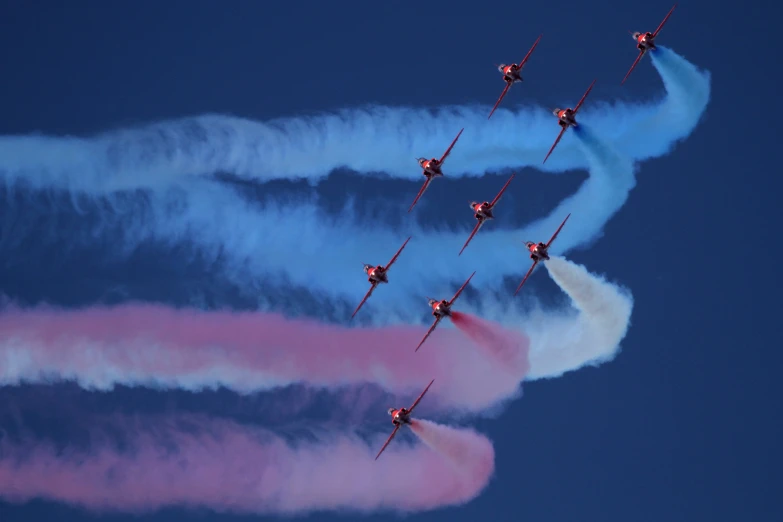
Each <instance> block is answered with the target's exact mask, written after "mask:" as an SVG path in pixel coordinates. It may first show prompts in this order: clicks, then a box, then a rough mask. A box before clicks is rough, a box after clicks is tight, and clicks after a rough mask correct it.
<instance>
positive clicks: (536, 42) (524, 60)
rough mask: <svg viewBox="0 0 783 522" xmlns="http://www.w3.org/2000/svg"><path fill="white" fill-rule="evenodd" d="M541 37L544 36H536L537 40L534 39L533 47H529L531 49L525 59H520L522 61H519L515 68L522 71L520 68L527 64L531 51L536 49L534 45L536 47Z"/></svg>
mask: <svg viewBox="0 0 783 522" xmlns="http://www.w3.org/2000/svg"><path fill="white" fill-rule="evenodd" d="M542 36H544V35H543V34H540V35H538V38H537V39H536V41H535V43H534V44H533V47H531V48H530V50H529V51H528V52H527V54H526V55H525V57H524V58H522V61H521V62H519V65H517V67H519V68H520V69H522V67H524V66H525V63H526V62H527V59H528V58H530V55H531V54H533V50H534V49H535V48H536V45H538V42H539V41H540V40H541V37H542Z"/></svg>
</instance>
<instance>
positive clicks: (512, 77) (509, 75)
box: [487, 34, 544, 119]
mask: <svg viewBox="0 0 783 522" xmlns="http://www.w3.org/2000/svg"><path fill="white" fill-rule="evenodd" d="M542 36H544V35H543V34H542V35H539V36H538V38H537V39H536V41H535V43H534V44H533V47H531V48H530V50H529V51H528V52H527V54H526V55H525V57H524V58H522V61H521V62H519V64H515V63H512V64H511V65H506V64H504V63H501V64H500V65H498V71H500V74H502V75H503V81H504V82H506V87H505V88H504V89H503V92H501V93H500V98H498V101H496V102H495V106H494V107H492V111H490V113H489V116H487V119H490V118H491V117H492V114H493V113H494V112H495V109H497V108H498V105H500V102H501V101H503V98H504V97H505V96H506V93H507V92H508V90H509V89H510V88H511V86H512V85H514V84H515V83H517V82H523V81H525V80H524V79H523V78H522V74H521V73H522V68H523V67H524V66H525V63H527V60H528V58H530V55H531V54H533V50H534V49H535V48H536V46H537V45H538V42H539V40H541V37H542Z"/></svg>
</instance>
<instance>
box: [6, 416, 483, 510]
mask: <svg viewBox="0 0 783 522" xmlns="http://www.w3.org/2000/svg"><path fill="white" fill-rule="evenodd" d="M163 422H164V423H165V422H166V421H163ZM154 423H155V424H156V426H154V428H155V430H154V432H155V436H153V435H152V434H151V433H152V432H151V431H142V432H141V433H134V432H135V431H136V430H135V428H134V427H133V425H132V424H133V423H132V422H126V424H127V425H126V426H124V432H125V433H128V431H130V432H131V433H133V434H132V435H131V436H130V437H131V440H130V448H131V449H130V450H129V451H128V452H118V451H117V450H116V449H115V448H114V445H113V444H110V443H101V444H99V445H98V447H97V448H96V447H93V448H92V449H91V450H90V451H89V452H79V451H78V450H73V449H69V450H66V451H60V452H58V451H56V450H55V449H54V448H52V447H50V446H48V445H31V444H27V445H14V444H12V443H10V442H0V455H2V457H0V498H2V499H4V500H6V501H12V502H26V501H29V500H32V499H34V498H42V499H47V500H53V501H60V502H64V503H67V504H75V505H80V506H83V507H85V508H88V509H90V510H95V511H126V512H127V511H130V512H149V511H154V510H157V509H160V508H164V507H167V506H185V507H206V508H210V509H213V510H215V511H218V512H225V511H231V512H240V513H255V514H265V513H277V514H301V513H306V512H309V511H315V510H342V511H359V512H371V511H380V510H385V511H399V512H411V511H423V510H430V509H434V508H438V507H442V506H447V505H459V504H463V503H465V502H468V501H470V500H471V499H473V498H474V497H476V496H477V495H478V494H479V493H480V492H481V490H483V489H484V487H485V486H486V485H487V483H488V482H489V479H490V477H491V475H492V473H493V471H494V459H495V453H494V449H493V447H492V443H491V442H490V441H489V440H488V439H487V438H486V437H484V436H482V435H479V434H477V433H475V432H473V431H469V430H460V429H454V428H449V427H446V426H439V425H437V424H433V423H430V422H425V421H419V422H418V423H417V424H414V426H415V428H414V431H415V432H416V433H417V434H418V435H419V436H420V437H421V438H422V439H424V440H426V441H427V443H428V444H429V445H431V446H432V448H435V449H436V450H438V451H433V450H432V449H431V448H430V447H427V446H426V445H421V444H419V445H417V446H413V447H411V446H410V445H409V444H406V443H405V441H404V440H402V437H399V435H398V438H399V439H400V440H395V441H394V443H392V445H390V446H389V448H388V449H387V450H386V452H384V454H383V455H382V456H381V458H380V459H379V460H378V461H375V460H374V457H375V453H376V452H377V451H378V447H376V446H380V444H382V441H383V439H384V438H385V437H386V434H384V435H383V437H379V439H378V440H377V441H375V442H376V445H375V446H373V447H370V446H368V445H367V444H366V443H365V442H364V441H361V440H359V439H357V438H355V437H350V436H341V437H336V438H334V439H332V440H329V441H323V442H321V443H317V444H314V445H309V444H297V445H296V447H291V446H289V445H288V444H286V443H285V442H283V441H282V440H280V439H279V438H276V437H274V436H272V435H270V434H268V433H267V434H261V433H258V432H253V431H251V430H248V429H247V428H244V427H242V426H239V425H236V424H233V423H225V422H214V421H206V429H207V431H208V432H209V434H208V435H207V434H193V433H186V432H184V431H182V430H179V429H175V428H161V426H160V425H158V422H157V420H156V421H154ZM204 426H205V425H204V424H203V422H202V427H204ZM162 433H163V436H162V435H161V434H162ZM162 439H165V441H164V440H162ZM441 450H442V451H441ZM444 455H449V456H454V457H455V458H457V459H458V461H457V462H451V461H450V460H449V458H447V457H444Z"/></svg>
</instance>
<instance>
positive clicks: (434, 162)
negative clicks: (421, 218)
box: [408, 129, 465, 212]
mask: <svg viewBox="0 0 783 522" xmlns="http://www.w3.org/2000/svg"><path fill="white" fill-rule="evenodd" d="M464 130H465V129H462V130H460V131H459V133H458V134H457V137H456V138H454V141H452V142H451V145H449V148H448V149H446V152H445V153H444V154H443V156H442V157H441V158H440V159H435V158H432V159H427V158H416V159H417V161H418V162H419V166H421V168H422V169H424V172H422V174H423V175H424V177H426V178H427V180H426V181H425V182H424V186H423V187H421V190H420V191H419V193H418V194H416V199H414V200H413V204H412V205H411V208H409V209H408V212H410V211H411V210H413V207H414V206H416V202H418V201H419V198H420V197H421V195H422V194H424V191H425V190H427V187H429V186H430V183H432V180H433V179H434V178H437V177H438V176H443V171H442V170H441V167H442V166H443V162H444V161H446V157H447V156H448V155H449V153H450V152H451V149H453V148H454V144H455V143H457V140H458V139H459V137H460V136H461V135H462V131H464Z"/></svg>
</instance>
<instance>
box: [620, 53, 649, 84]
mask: <svg viewBox="0 0 783 522" xmlns="http://www.w3.org/2000/svg"><path fill="white" fill-rule="evenodd" d="M646 52H647V51H646V50H642V51H639V56H637V57H636V60H634V62H633V65H631V68H630V69H628V72H627V73H626V74H625V78H623V81H621V82H620V85H622V84H624V83H625V80H627V79H628V77H629V76H631V73H632V72H633V70H634V69H636V64H638V63H639V60H641V59H642V56H644V53H646Z"/></svg>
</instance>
